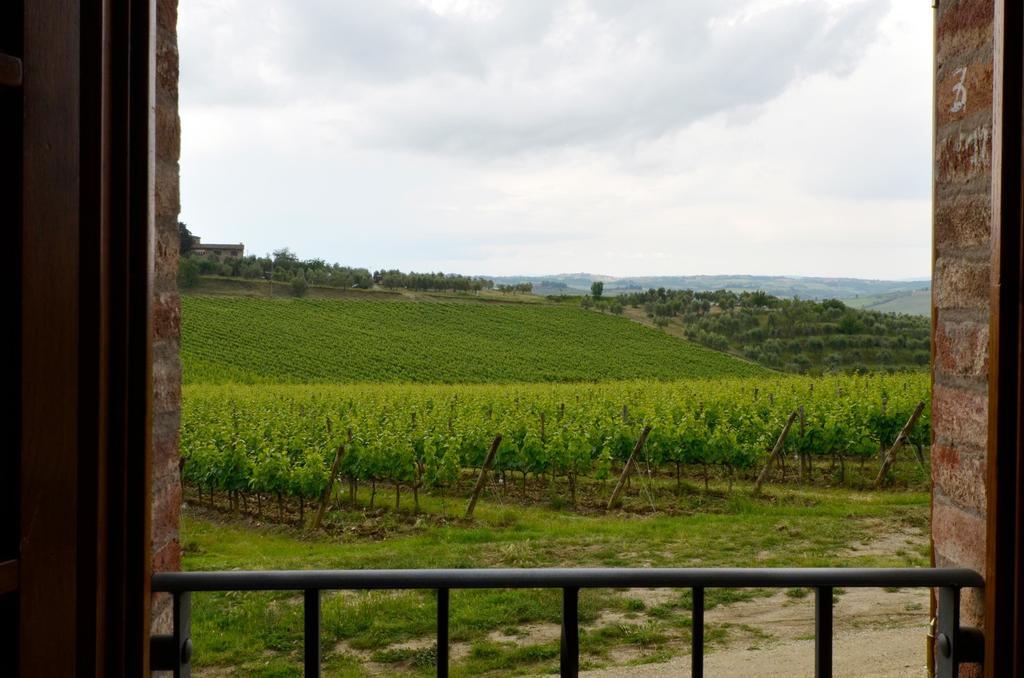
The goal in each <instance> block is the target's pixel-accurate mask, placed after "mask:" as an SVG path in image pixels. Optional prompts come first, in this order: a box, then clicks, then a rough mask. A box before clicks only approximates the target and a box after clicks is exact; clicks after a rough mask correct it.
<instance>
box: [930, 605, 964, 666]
mask: <svg viewBox="0 0 1024 678" xmlns="http://www.w3.org/2000/svg"><path fill="white" fill-rule="evenodd" d="M938 616H939V620H938V622H939V623H938V627H939V630H938V631H939V632H938V635H936V636H935V676H936V678H956V676H957V675H958V674H959V672H960V657H959V652H958V650H959V648H958V647H957V643H956V640H957V632H958V631H959V630H960V589H959V588H956V587H953V586H944V587H942V588H940V589H939V609H938Z"/></svg>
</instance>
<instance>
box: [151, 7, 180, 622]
mask: <svg viewBox="0 0 1024 678" xmlns="http://www.w3.org/2000/svg"><path fill="white" fill-rule="evenodd" d="M156 4H157V35H156V201H155V202H156V262H155V264H156V266H155V269H156V270H155V281H154V290H153V292H154V298H153V569H154V571H157V572H159V571H166V570H177V569H179V568H180V567H181V546H180V544H179V542H178V522H179V517H180V515H181V479H180V476H179V474H178V425H179V421H180V415H181V362H180V360H179V357H178V348H179V343H180V342H179V337H180V330H181V301H180V299H179V297H178V288H177V282H176V279H177V272H178V212H179V209H180V207H179V200H178V155H179V151H180V147H181V126H180V122H179V118H178V39H177V23H178V0H157V3H156ZM169 613H170V609H169V600H167V599H166V596H163V597H159V598H157V599H155V600H154V607H153V616H154V624H153V632H154V633H166V632H169V631H170V616H169Z"/></svg>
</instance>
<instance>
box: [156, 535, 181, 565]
mask: <svg viewBox="0 0 1024 678" xmlns="http://www.w3.org/2000/svg"><path fill="white" fill-rule="evenodd" d="M180 569H181V545H180V544H179V543H178V540H177V539H174V540H173V541H169V542H167V543H166V544H164V545H163V546H162V547H161V548H159V549H158V550H157V551H156V552H155V553H154V554H153V571H154V572H175V571H177V570H180Z"/></svg>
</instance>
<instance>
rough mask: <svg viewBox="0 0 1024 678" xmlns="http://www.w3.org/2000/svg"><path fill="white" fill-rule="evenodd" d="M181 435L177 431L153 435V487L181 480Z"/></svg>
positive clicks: (160, 486)
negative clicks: (179, 472) (179, 450)
mask: <svg viewBox="0 0 1024 678" xmlns="http://www.w3.org/2000/svg"><path fill="white" fill-rule="evenodd" d="M178 444H179V436H178V433H177V431H174V432H173V433H172V434H171V435H162V436H156V435H154V436H153V487H154V488H163V487H165V486H166V485H167V484H168V483H176V482H179V480H180V476H179V474H178V468H179V466H180V464H181V458H180V456H179V455H178Z"/></svg>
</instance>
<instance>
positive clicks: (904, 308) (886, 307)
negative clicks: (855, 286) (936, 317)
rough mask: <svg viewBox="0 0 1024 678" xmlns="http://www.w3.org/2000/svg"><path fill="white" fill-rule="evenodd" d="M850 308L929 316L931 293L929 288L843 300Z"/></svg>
mask: <svg viewBox="0 0 1024 678" xmlns="http://www.w3.org/2000/svg"><path fill="white" fill-rule="evenodd" d="M843 303H844V304H846V305H847V306H849V307H850V308H862V309H865V310H868V311H880V312H882V313H908V314H910V315H923V316H926V317H927V316H930V315H931V313H932V291H931V288H930V287H922V288H921V289H916V290H905V291H898V292H889V293H887V294H873V295H870V296H865V297H851V298H849V299H843Z"/></svg>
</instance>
